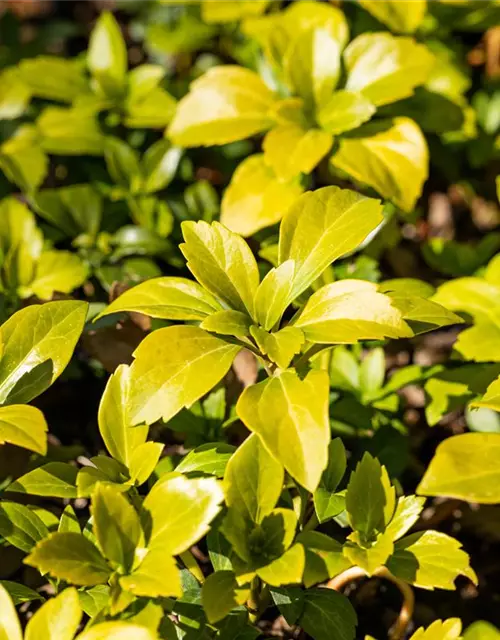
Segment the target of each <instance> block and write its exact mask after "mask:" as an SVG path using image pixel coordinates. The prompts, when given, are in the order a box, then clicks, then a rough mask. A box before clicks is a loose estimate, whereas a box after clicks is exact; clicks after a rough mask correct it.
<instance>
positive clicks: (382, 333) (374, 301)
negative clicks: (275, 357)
mask: <svg viewBox="0 0 500 640" xmlns="http://www.w3.org/2000/svg"><path fill="white" fill-rule="evenodd" d="M376 289H377V286H376V285H375V284H374V283H372V282H366V281H364V280H339V281H337V282H333V283H332V284H328V285H325V286H324V287H322V288H321V289H319V290H318V291H316V293H314V294H313V295H312V296H311V297H310V298H309V300H308V301H307V303H306V306H305V307H304V309H303V311H302V313H301V314H300V316H299V318H298V320H296V321H295V323H294V326H295V327H298V328H300V329H302V331H303V332H304V335H305V337H306V339H307V340H310V341H311V342H317V343H320V344H333V343H344V344H352V343H356V342H358V341H359V340H381V339H383V338H403V337H410V336H412V335H413V332H412V331H411V329H410V328H409V326H408V325H407V324H406V322H405V321H404V320H403V314H402V313H401V312H400V311H399V309H398V308H397V307H396V305H395V304H394V303H393V301H392V299H391V298H390V297H389V296H387V295H385V294H383V293H378V291H377V290H376Z"/></svg>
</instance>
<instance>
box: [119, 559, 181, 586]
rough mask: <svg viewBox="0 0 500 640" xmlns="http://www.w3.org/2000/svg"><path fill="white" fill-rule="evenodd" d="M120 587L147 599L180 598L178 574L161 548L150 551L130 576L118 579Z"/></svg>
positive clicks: (172, 561) (173, 564)
mask: <svg viewBox="0 0 500 640" xmlns="http://www.w3.org/2000/svg"><path fill="white" fill-rule="evenodd" d="M120 585H121V586H122V587H123V588H124V589H126V590H127V591H130V592H131V593H133V594H135V595H136V596H143V597H148V598H158V597H160V596H161V597H165V598H168V597H180V596H181V595H182V587H181V581H180V574H179V570H178V569H177V566H176V564H175V560H174V558H173V557H172V556H171V555H170V554H169V553H168V551H166V550H165V551H164V550H163V549H162V548H161V547H156V548H154V549H150V550H149V551H148V552H147V554H146V556H145V558H144V559H143V560H142V562H141V563H140V565H139V567H138V568H137V569H135V570H134V571H133V572H132V573H131V574H130V575H128V576H124V577H123V578H120Z"/></svg>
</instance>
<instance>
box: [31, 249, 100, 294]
mask: <svg viewBox="0 0 500 640" xmlns="http://www.w3.org/2000/svg"><path fill="white" fill-rule="evenodd" d="M87 274H88V269H87V267H86V265H85V264H84V263H83V262H82V261H81V260H80V258H79V257H78V256H77V255H76V254H74V253H70V252H69V251H45V252H44V253H42V255H41V256H40V259H39V260H38V262H37V265H36V268H35V273H34V275H33V280H32V281H31V282H30V283H29V284H28V285H27V286H26V287H23V288H22V289H21V292H20V293H21V295H22V297H28V296H30V295H35V296H37V297H38V298H40V299H41V300H49V299H50V298H52V296H53V294H54V293H55V292H56V291H57V292H58V293H71V292H72V291H73V290H74V289H77V288H78V287H80V286H81V285H82V284H83V283H84V282H85V279H86V278H87Z"/></svg>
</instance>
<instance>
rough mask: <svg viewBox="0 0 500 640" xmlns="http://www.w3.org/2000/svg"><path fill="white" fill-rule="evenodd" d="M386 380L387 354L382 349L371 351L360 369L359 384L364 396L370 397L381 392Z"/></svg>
mask: <svg viewBox="0 0 500 640" xmlns="http://www.w3.org/2000/svg"><path fill="white" fill-rule="evenodd" d="M384 379H385V353H384V350H383V349H382V348H381V347H378V348H376V349H373V350H372V351H370V352H369V353H368V354H367V355H366V356H365V358H364V359H363V361H362V362H361V366H360V368H359V384H360V387H361V390H362V392H363V395H364V396H365V397H368V398H369V397H370V396H371V395H373V394H376V392H377V391H380V389H381V388H382V385H383V384H384Z"/></svg>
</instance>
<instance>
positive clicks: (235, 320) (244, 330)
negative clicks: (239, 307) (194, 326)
mask: <svg viewBox="0 0 500 640" xmlns="http://www.w3.org/2000/svg"><path fill="white" fill-rule="evenodd" d="M251 324H252V319H251V318H250V317H249V316H248V315H247V314H246V313H242V312H241V311H217V312H216V313H213V314H212V315H211V316H208V317H207V318H205V320H203V322H202V323H201V324H200V327H201V328H202V329H205V331H211V332H212V333H219V334H221V335H226V336H236V337H240V338H242V337H244V336H247V335H248V334H249V330H250V325H251Z"/></svg>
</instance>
